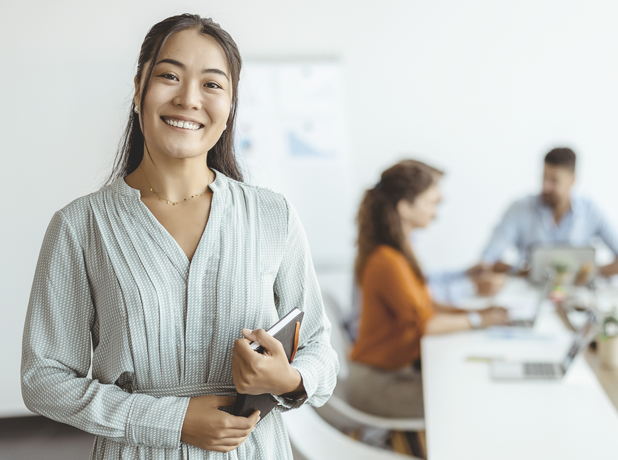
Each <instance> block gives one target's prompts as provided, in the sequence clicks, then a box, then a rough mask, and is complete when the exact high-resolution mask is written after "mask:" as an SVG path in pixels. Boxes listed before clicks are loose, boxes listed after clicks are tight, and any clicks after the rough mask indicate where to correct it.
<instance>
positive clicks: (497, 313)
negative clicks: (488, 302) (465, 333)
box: [479, 307, 510, 327]
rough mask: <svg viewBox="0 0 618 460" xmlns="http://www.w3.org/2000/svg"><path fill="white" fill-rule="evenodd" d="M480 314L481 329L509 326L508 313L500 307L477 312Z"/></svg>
mask: <svg viewBox="0 0 618 460" xmlns="http://www.w3.org/2000/svg"><path fill="white" fill-rule="evenodd" d="M479 313H480V314H481V320H482V322H481V327H489V326H505V325H507V324H509V322H510V319H509V313H508V312H507V311H506V310H505V309H504V308H502V307H489V308H486V309H485V310H481V311H479Z"/></svg>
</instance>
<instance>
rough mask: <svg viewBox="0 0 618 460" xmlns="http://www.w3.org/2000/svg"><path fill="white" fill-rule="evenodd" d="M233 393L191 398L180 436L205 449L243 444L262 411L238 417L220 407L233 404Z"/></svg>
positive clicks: (231, 447)
mask: <svg viewBox="0 0 618 460" xmlns="http://www.w3.org/2000/svg"><path fill="white" fill-rule="evenodd" d="M235 400H236V398H233V397H231V396H197V397H195V398H191V400H190V401H189V407H188V408H187V413H186V414H185V420H184V422H183V424H182V433H181V435H180V440H181V441H182V442H184V443H186V444H191V445H192V446H196V447H199V448H201V449H205V450H213V451H216V452H229V451H231V450H234V449H236V448H237V447H238V446H240V445H241V444H242V443H243V442H244V441H245V439H247V437H248V436H249V435H250V434H251V432H252V431H253V428H254V427H255V424H256V423H257V422H258V421H259V420H260V411H255V412H254V413H253V414H251V416H250V417H248V418H247V417H236V416H234V415H231V414H228V413H227V412H223V411H221V410H219V407H231V406H233V405H234V401H235Z"/></svg>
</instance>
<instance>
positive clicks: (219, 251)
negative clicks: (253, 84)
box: [22, 15, 338, 460]
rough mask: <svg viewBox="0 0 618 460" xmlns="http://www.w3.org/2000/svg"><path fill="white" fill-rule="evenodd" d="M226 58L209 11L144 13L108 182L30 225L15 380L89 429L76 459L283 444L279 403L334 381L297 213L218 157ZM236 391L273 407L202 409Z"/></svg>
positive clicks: (220, 453)
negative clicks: (89, 438) (291, 339)
mask: <svg viewBox="0 0 618 460" xmlns="http://www.w3.org/2000/svg"><path fill="white" fill-rule="evenodd" d="M240 68H241V59H240V55H239V53H238V49H237V48H236V45H235V43H234V41H233V40H232V38H231V37H230V36H229V35H228V34H227V33H226V32H225V31H223V30H222V29H221V28H220V27H219V26H218V25H217V24H215V23H213V22H212V21H211V20H209V19H202V18H200V17H199V16H196V15H181V16H175V17H171V18H168V19H166V20H164V21H162V22H161V23H159V24H157V25H155V26H154V27H153V28H152V29H151V30H150V32H149V33H148V35H147V36H146V39H145V40H144V43H143V45H142V49H141V53H140V57H139V60H138V69H137V75H136V76H135V97H134V100H133V104H132V107H131V112H130V116H129V122H128V124H127V129H126V131H125V136H124V139H123V142H122V143H121V149H120V151H119V153H118V157H117V160H116V163H115V167H114V171H113V173H112V174H111V176H110V180H109V183H108V185H107V186H106V187H104V188H103V189H101V190H99V191H98V192H95V193H93V194H91V195H88V196H85V197H82V198H79V199H77V200H75V201H74V202H72V203H71V204H69V205H68V206H66V207H65V208H63V209H62V210H60V211H58V212H57V213H56V214H55V215H54V218H53V219H52V222H51V224H50V226H49V228H48V230H47V233H46V235H45V239H44V241H43V247H42V249H41V253H40V256H39V263H38V265H37V269H36V273H35V279H34V283H33V288H32V293H31V297H30V303H29V306H28V314H27V318H26V324H25V329H24V340H23V352H22V393H23V396H24V401H25V403H26V405H27V406H28V408H30V409H31V410H33V411H35V412H37V413H40V414H42V415H45V416H47V417H49V418H52V419H54V420H58V421H61V422H64V423H68V424H71V425H74V426H76V427H78V428H81V429H82V430H85V431H88V432H90V433H93V434H95V435H96V439H95V445H94V448H93V450H92V454H91V458H93V459H120V458H122V459H137V458H154V459H166V460H169V459H180V458H195V459H215V458H237V459H252V458H268V459H291V458H292V454H291V450H290V446H289V443H288V440H287V435H286V433H285V428H284V426H283V423H282V421H281V411H283V410H288V409H293V408H296V407H299V406H300V405H302V404H304V403H305V402H307V403H309V404H312V405H321V404H323V403H324V402H325V401H326V400H327V399H328V397H329V396H330V394H331V392H332V390H333V388H334V385H335V379H336V374H337V370H338V363H337V358H336V355H335V353H334V351H333V350H332V348H331V347H330V341H329V335H330V324H329V323H328V320H327V319H326V316H325V314H324V309H323V306H322V302H321V296H320V293H319V288H318V284H317V279H316V276H315V273H314V271H313V265H312V262H311V257H310V253H309V248H308V244H307V241H306V238H305V234H304V232H303V229H302V227H301V225H300V221H299V219H298V216H297V214H296V212H295V211H294V209H293V208H292V207H291V205H290V204H289V203H288V202H287V200H286V199H285V198H284V197H282V196H281V195H278V194H276V193H274V192H271V191H269V190H265V189H260V188H258V187H253V186H249V185H247V184H244V183H243V182H242V174H241V172H240V170H239V168H238V165H237V163H236V159H235V156H234V149H233V139H234V135H233V132H234V120H235V115H236V106H237V88H238V79H239V75H240ZM293 308H299V309H301V310H303V311H304V312H305V319H304V322H303V328H302V330H301V334H300V338H299V348H298V352H297V353H296V356H295V359H294V363H293V365H292V364H290V363H289V362H288V360H287V357H286V354H285V352H284V350H283V347H282V345H281V343H280V342H278V341H277V340H275V339H273V338H272V337H270V336H269V335H268V334H266V333H265V332H264V331H263V328H265V327H267V326H270V325H271V324H272V323H274V322H276V321H277V320H278V319H279V318H281V317H283V316H284V315H285V314H287V313H288V312H289V311H291V310H292V309H293ZM246 328H249V329H246ZM241 330H242V334H241ZM243 335H244V337H243ZM253 340H256V341H258V342H259V343H260V344H261V345H262V346H263V347H264V348H265V350H266V352H265V353H264V354H258V353H255V352H254V351H253V349H252V348H251V347H250V345H249V344H250V342H251V341H253ZM91 349H92V367H91ZM89 371H91V372H92V378H90V377H88V373H89ZM237 388H242V390H243V393H249V394H262V393H270V394H272V395H274V397H275V398H276V399H277V400H278V401H279V410H277V411H272V412H270V413H269V414H268V415H267V416H266V417H265V418H264V420H262V421H261V422H260V423H259V424H257V423H258V421H259V415H260V414H259V412H257V411H256V412H255V413H254V414H252V415H251V416H250V417H248V418H244V417H235V416H233V415H231V414H230V413H229V411H226V410H220V408H224V407H229V406H231V405H233V403H234V396H235V395H236V389H237ZM226 453H227V454H226Z"/></svg>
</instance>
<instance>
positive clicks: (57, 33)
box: [0, 0, 618, 417]
mask: <svg viewBox="0 0 618 460" xmlns="http://www.w3.org/2000/svg"><path fill="white" fill-rule="evenodd" d="M183 12H192V13H198V14H200V15H203V16H210V17H212V18H213V19H214V20H215V21H216V22H218V23H220V24H221V26H222V27H223V28H224V29H226V30H227V31H228V32H229V33H230V34H231V35H232V37H234V39H235V40H236V42H237V44H238V46H239V48H240V50H241V53H242V55H243V57H244V59H245V61H246V63H247V67H246V72H245V74H243V78H244V79H245V80H243V82H241V84H242V85H244V86H243V87H242V88H241V93H242V95H243V96H244V95H246V100H247V103H246V105H245V106H243V104H245V102H244V99H243V97H242V96H241V100H240V111H241V118H240V122H239V128H240V129H239V133H238V135H239V155H240V157H241V161H242V162H243V164H244V165H245V173H246V175H247V181H248V182H252V183H258V184H262V185H266V186H269V187H271V188H273V189H275V190H278V191H281V192H282V193H285V194H286V195H288V196H289V197H290V200H291V201H292V202H293V203H294V205H295V206H296V207H297V208H298V211H299V214H300V216H301V218H302V220H303V224H304V225H305V228H306V230H307V234H308V238H309V241H310V244H311V247H312V251H313V256H314V262H315V265H316V270H317V271H318V274H319V276H320V278H321V280H322V282H323V283H324V284H328V283H331V285H335V286H336V288H334V290H336V291H337V294H336V295H338V296H339V297H340V300H341V302H342V303H343V304H344V305H348V304H349V303H350V300H349V298H350V296H351V273H350V272H351V265H352V262H353V257H354V234H355V226H354V216H355V213H356V206H357V205H358V203H359V201H360V198H361V196H362V193H363V191H364V190H365V189H366V188H369V187H372V186H373V185H374V184H375V183H376V182H377V181H378V180H379V174H380V172H381V171H382V170H383V169H385V168H386V167H387V166H389V165H391V164H393V163H394V162H396V161H398V160H400V159H402V158H405V157H413V158H417V159H421V160H424V161H426V162H428V163H430V164H431V165H434V166H437V167H439V168H441V169H443V170H445V171H446V172H447V175H446V176H445V179H444V181H443V192H444V196H445V201H444V203H443V205H442V207H441V210H440V214H439V217H438V220H437V221H436V222H435V223H434V224H433V225H432V226H431V227H430V228H429V229H427V230H426V231H424V232H423V233H422V234H420V235H418V238H417V240H416V245H417V252H418V254H419V257H420V259H421V261H422V263H423V265H424V267H425V268H426V269H428V270H436V269H443V268H465V267H467V266H469V265H472V264H473V263H475V262H476V261H477V259H478V257H479V256H480V252H481V249H482V247H483V245H484V244H485V242H486V241H487V239H488V237H489V234H490V232H491V230H492V228H493V226H494V225H495V224H496V223H497V221H498V219H499V218H500V216H501V214H502V212H504V210H505V209H506V207H507V206H508V205H509V204H510V203H511V202H512V200H514V199H516V198H518V197H520V196H522V195H526V194H529V193H535V192H537V191H538V190H539V188H540V179H541V177H540V176H541V171H542V164H543V163H542V159H543V156H544V155H545V153H547V151H549V150H550V149H551V148H553V147H556V146H569V147H571V148H573V149H574V150H575V152H576V153H577V154H578V167H577V168H578V169H577V176H578V183H577V189H578V190H579V191H581V192H583V193H584V194H586V195H588V196H590V197H592V198H593V199H594V200H595V201H596V202H597V203H598V204H599V205H600V206H601V208H602V209H603V210H604V211H605V212H606V213H607V214H608V215H609V216H610V218H612V219H613V220H614V221H618V206H617V205H616V204H615V202H616V201H615V199H616V197H617V196H618V181H617V180H616V171H617V170H618V139H617V136H618V130H617V129H616V126H617V124H618V85H617V83H616V82H618V28H617V27H616V24H617V23H618V3H616V2H615V1H611V0H589V1H587V2H581V1H580V2H575V1H565V0H535V1H531V0H522V1H519V2H495V1H489V0H470V1H467V2H458V1H448V0H436V1H432V2H428V1H421V0H381V1H379V2H378V1H363V0H354V1H352V0H337V1H332V0H331V1H327V0H313V1H311V2H299V1H292V0H285V1H284V0H262V1H259V2H255V1H250V0H236V1H229V0H228V1H181V2H170V1H165V2H164V1H161V0H149V1H147V2H146V1H143V2H142V1H127V0H124V1H119V0H108V1H107V2H77V1H74V2H68V1H59V0H57V1H54V2H48V1H41V0H30V1H27V2H3V4H2V6H1V7H0V55H1V56H2V72H0V88H2V96H1V100H2V108H3V110H2V112H1V113H0V152H1V155H2V161H1V163H0V165H1V166H0V200H1V204H2V211H1V212H0V241H1V242H2V244H1V245H0V261H1V264H0V293H1V294H0V315H1V316H0V346H1V348H0V349H1V350H2V352H1V353H0V366H1V368H2V370H3V371H2V378H1V379H0V417H14V416H21V415H26V414H27V413H28V411H27V409H26V408H25V406H24V405H23V403H22V400H21V392H20V386H19V367H20V348H21V335H22V328H23V321H24V317H25V313H26V308H27V302H28V296H29V290H30V285H31V282H32V277H33V273H34V269H35V265H36V260H37V256H38V252H39V248H40V244H41V241H42V238H43V235H44V232H45V229H46V227H47V224H48V222H49V220H50V219H51V216H52V215H53V213H54V212H55V211H56V210H58V209H60V208H62V207H63V206H65V205H66V204H68V203H69V202H70V201H72V200H73V199H75V198H77V197H79V196H82V195H85V194H87V193H90V192H93V191H96V190H97V189H99V188H100V187H101V185H102V184H103V182H104V180H105V179H106V177H107V175H108V174H109V172H110V169H111V163H112V160H113V157H114V154H115V151H116V147H117V144H118V140H119V138H120V134H121V131H122V129H123V126H124V124H125V122H126V117H127V115H128V107H129V103H130V98H131V95H132V92H133V77H134V73H135V64H136V59H137V55H138V52H139V48H140V45H141V42H142V40H143V37H144V35H145V34H146V32H147V31H148V29H149V27H151V26H152V25H153V24H155V23H156V22H158V21H160V20H162V19H163V18H165V17H168V16H171V15H174V14H179V13H183ZM286 75H287V76H288V77H286ZM294 79H295V80H294ZM292 81H296V82H299V83H298V85H292V86H291V89H290V88H289V86H290V84H288V86H287V87H286V82H287V83H289V82H292ZM250 82H254V86H251V85H250V84H249V83H250ZM302 82H305V83H306V84H305V86H303V83H302ZM286 88H287V89H286ZM299 88H301V89H299ZM303 88H304V89H303ZM321 90H324V91H322V92H320V91H321ZM286 91H287V92H286ZM269 92H270V93H269ZM269 94H273V96H272V98H269V97H268V95H269ZM312 94H313V95H314V96H315V95H316V94H317V96H316V97H317V100H322V99H320V98H323V102H324V104H323V105H320V104H313V105H312V104H311V102H312V101H313V100H314V99H312V98H313V96H311V95H312ZM260 97H262V100H261V102H260V101H259V100H258V99H259V98H260ZM295 98H296V99H295ZM303 98H304V99H303ZM273 101H275V102H273ZM294 101H297V102H298V101H300V102H298V104H296V103H294ZM270 102H272V106H271V107H270V108H269V103H270ZM302 104H305V106H303V105H302ZM290 106H291V107H292V108H298V107H304V108H303V109H302V110H300V112H298V113H293V112H294V110H292V111H291V112H290V110H288V109H289V107H290ZM286 107H287V109H286ZM243 110H244V112H243ZM269 111H270V112H269ZM265 114H266V115H265ZM267 115H268V116H267ZM269 117H270V118H269ZM260 120H261V121H262V122H264V120H266V122H264V123H263V124H260V123H259V122H260ZM277 130H279V131H277ZM269 133H270V134H269ZM294 133H295V134H296V137H294V136H292V135H293V134H294ZM282 136H283V137H282ZM282 139H283V140H282ZM271 142H272V149H270V148H269V146H270V143H271ZM286 142H287V144H286ZM282 178H285V180H283V179H282ZM331 290H333V289H332V288H331Z"/></svg>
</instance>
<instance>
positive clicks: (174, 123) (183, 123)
mask: <svg viewBox="0 0 618 460" xmlns="http://www.w3.org/2000/svg"><path fill="white" fill-rule="evenodd" d="M165 123H167V124H168V125H171V126H176V127H177V128H184V129H190V130H192V131H195V130H197V129H200V126H201V125H200V124H197V123H191V122H190V121H176V120H167V119H165Z"/></svg>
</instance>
